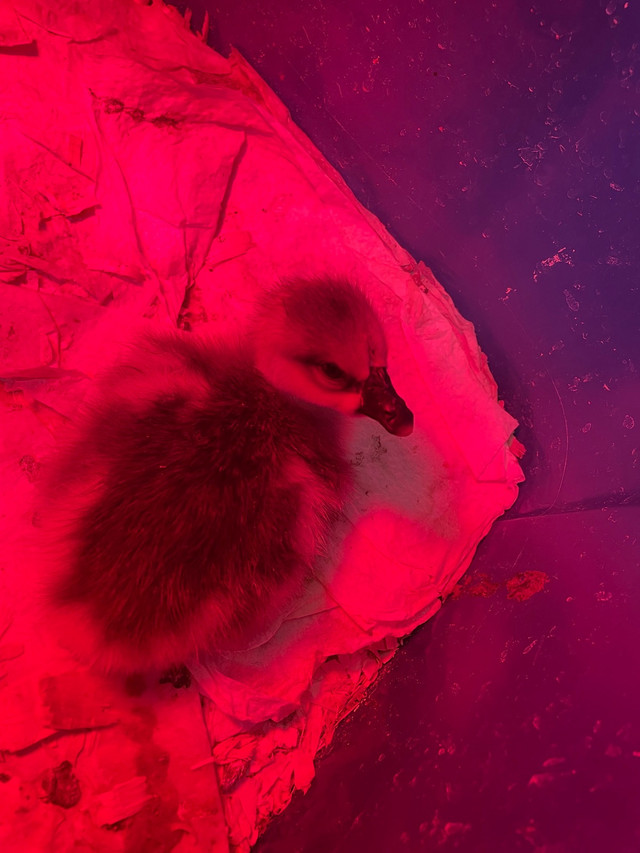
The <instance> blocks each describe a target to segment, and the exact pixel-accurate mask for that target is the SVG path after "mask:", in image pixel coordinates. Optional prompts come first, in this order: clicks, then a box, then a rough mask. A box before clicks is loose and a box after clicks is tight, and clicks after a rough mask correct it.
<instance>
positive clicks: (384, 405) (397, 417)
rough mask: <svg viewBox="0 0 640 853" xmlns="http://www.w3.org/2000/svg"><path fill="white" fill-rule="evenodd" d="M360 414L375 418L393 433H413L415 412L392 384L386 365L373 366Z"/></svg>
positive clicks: (359, 410)
mask: <svg viewBox="0 0 640 853" xmlns="http://www.w3.org/2000/svg"><path fill="white" fill-rule="evenodd" d="M358 414H360V415H366V416H367V417H369V418H373V420H374V421H378V423H380V424H382V426H383V427H384V428H385V429H386V430H387V432H390V433H391V434H392V435H411V433H412V432H413V414H412V412H411V410H410V409H409V408H408V406H407V404H406V403H405V401H404V400H403V399H402V397H399V396H398V394H397V392H396V390H395V388H394V387H393V385H392V384H391V380H390V379H389V374H388V373H387V369H386V367H372V368H371V373H370V374H369V378H368V379H367V381H366V382H365V383H364V388H363V389H362V405H361V406H360V408H359V409H358Z"/></svg>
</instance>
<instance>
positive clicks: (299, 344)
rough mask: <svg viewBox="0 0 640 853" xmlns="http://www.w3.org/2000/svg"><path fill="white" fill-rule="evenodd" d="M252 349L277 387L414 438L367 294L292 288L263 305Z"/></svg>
mask: <svg viewBox="0 0 640 853" xmlns="http://www.w3.org/2000/svg"><path fill="white" fill-rule="evenodd" d="M252 339H253V340H252V343H253V347H254V351H255V361H256V366H257V368H258V370H260V372H261V373H262V374H263V375H264V376H265V378H266V379H268V380H269V382H271V383H272V384H273V385H274V386H275V387H276V388H278V389H280V390H281V391H284V392H285V393H288V394H292V395H294V396H296V397H298V398H299V399H301V400H304V401H306V402H308V403H313V404H315V405H318V406H324V407H326V408H330V409H335V410H336V411H339V412H342V413H343V414H347V415H357V414H359V415H367V416H368V417H370V418H373V419H374V420H376V421H378V422H379V423H380V424H381V425H382V426H383V427H384V428H385V429H386V430H387V431H388V432H390V433H392V434H393V435H399V436H405V435H409V434H410V433H411V432H412V430H413V415H412V413H411V411H410V410H409V409H408V407H407V405H406V404H405V402H404V400H402V398H401V397H399V396H398V394H397V393H396V391H395V389H394V387H393V385H392V384H391V380H390V379H389V375H388V373H387V344H386V340H385V336H384V332H383V329H382V326H381V324H380V320H379V319H378V317H377V315H376V313H375V311H374V309H373V307H372V306H371V304H370V303H369V301H368V300H367V298H366V297H365V295H364V294H363V293H362V292H361V291H359V290H358V289H356V288H355V287H353V286H352V285H350V284H348V283H346V282H343V281H336V280H329V281H322V280H314V281H295V282H287V283H285V284H282V285H280V286H279V287H278V288H276V289H274V290H272V291H270V292H269V293H268V294H267V295H266V296H265V297H264V298H263V299H262V300H261V302H260V305H259V307H258V311H257V314H256V318H255V321H254V326H253V329H252Z"/></svg>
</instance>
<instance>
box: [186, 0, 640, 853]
mask: <svg viewBox="0 0 640 853" xmlns="http://www.w3.org/2000/svg"><path fill="white" fill-rule="evenodd" d="M190 5H191V6H192V8H194V22H195V23H196V24H198V23H199V21H200V20H201V19H202V14H203V10H204V8H205V5H206V4H205V3H197V2H194V3H191V4H190ZM209 10H210V14H211V18H212V23H213V26H212V32H211V35H210V41H211V43H212V44H213V45H214V46H215V47H217V48H218V49H222V50H223V51H224V50H226V49H227V48H228V47H229V45H230V44H234V45H235V46H236V47H238V48H239V49H240V50H241V52H242V53H243V54H244V55H245V56H246V57H247V59H249V61H250V62H251V63H252V64H253V65H254V66H255V67H256V68H257V70H258V71H259V72H260V73H261V74H262V76H263V77H264V78H265V79H266V80H267V82H268V83H269V84H270V85H271V86H272V87H273V88H274V89H275V90H276V92H277V93H278V94H279V95H280V97H281V98H282V99H283V101H284V102H285V103H286V104H287V106H288V107H289V108H290V110H291V112H292V115H293V118H294V120H295V121H296V122H297V123H298V124H299V125H300V126H301V127H302V128H303V130H305V131H306V132H307V133H308V134H309V135H310V136H311V138H312V139H313V141H314V142H315V143H316V144H317V145H318V147H319V148H320V150H321V151H322V152H323V153H324V155H325V156H326V157H327V158H328V159H329V160H330V161H331V162H332V163H333V164H334V165H335V166H336V167H337V168H338V169H339V171H340V172H341V173H342V175H343V176H344V177H345V179H346V180H347V182H348V183H349V185H350V186H351V188H352V189H353V191H354V192H355V193H356V195H357V196H358V198H359V199H360V200H361V201H362V202H363V203H364V204H365V205H366V206H367V207H369V208H370V209H371V210H372V211H373V212H374V213H375V214H376V215H377V216H378V217H379V218H380V219H381V221H382V222H383V223H384V224H385V225H386V226H387V227H388V228H389V230H390V231H391V232H392V234H393V235H394V236H395V237H396V238H397V239H398V240H399V241H400V243H402V244H403V245H404V246H406V247H407V248H408V249H409V250H410V251H411V252H412V253H413V255H414V256H415V257H416V258H419V259H422V260H424V261H425V262H427V263H428V264H429V265H430V266H432V267H433V269H434V271H435V272H436V275H437V276H438V278H439V279H440V280H441V281H442V282H443V284H444V285H445V286H446V288H447V290H448V291H449V293H450V294H451V296H452V297H453V298H454V300H455V302H456V305H457V307H458V308H459V310H460V311H461V312H462V313H463V314H464V315H465V316H466V317H467V318H468V319H470V320H471V321H472V322H473V323H474V325H475V326H476V330H477V333H478V337H479V340H480V343H481V345H482V347H483V349H484V351H485V352H486V353H487V355H488V357H489V362H490V366H491V368H492V371H493V373H494V376H495V377H496V379H497V380H498V383H499V386H500V388H501V391H502V395H503V397H504V400H505V405H506V406H507V409H508V410H509V411H510V412H511V413H512V414H514V415H515V416H516V417H517V418H518V419H519V420H520V422H521V424H522V426H521V429H520V431H519V433H518V436H519V438H520V440H521V441H523V442H524V444H525V445H526V446H527V448H528V454H527V457H526V458H525V460H524V467H525V472H526V474H527V483H525V484H524V487H523V488H522V490H521V496H520V498H519V500H518V502H517V504H516V505H515V507H514V508H513V509H512V510H511V511H510V513H509V514H508V517H507V518H505V519H504V520H502V521H501V522H498V524H497V525H496V526H495V528H494V530H493V531H492V533H491V534H490V536H489V538H488V539H487V540H486V541H485V543H483V545H482V547H481V550H480V552H479V554H478V557H477V559H476V561H475V563H474V566H473V567H472V569H471V574H470V581H468V583H469V584H471V585H470V586H467V587H466V588H463V590H462V591H461V595H460V597H459V598H458V599H457V600H455V601H449V602H447V604H446V607H445V608H444V609H443V611H442V612H441V614H440V615H439V616H438V617H437V618H436V619H435V620H433V621H432V622H431V623H430V624H429V625H427V626H426V627H425V628H424V629H422V630H421V631H419V632H418V633H417V634H416V635H415V636H414V637H412V638H411V640H410V641H409V642H408V643H407V645H406V646H405V648H404V649H403V651H402V654H401V655H400V656H399V657H398V658H397V659H396V660H395V662H394V664H393V666H392V667H391V668H390V669H389V671H387V672H386V673H385V674H384V676H383V678H382V679H381V681H380V683H379V684H378V686H377V687H376V689H375V690H374V691H373V693H372V695H371V698H370V700H369V702H368V703H367V704H365V705H364V706H363V707H362V708H360V709H359V710H358V712H357V714H356V715H355V716H354V717H353V718H352V719H351V720H350V721H348V722H347V724H346V725H345V726H344V728H343V730H342V732H341V733H340V735H339V737H338V738H337V741H336V743H335V745H334V747H333V749H332V751H331V753H330V754H329V755H328V756H327V757H326V758H325V759H324V761H322V762H321V763H320V767H319V770H318V777H317V780H316V782H315V783H314V786H313V787H312V790H311V791H310V792H309V794H308V795H307V796H306V797H304V798H299V799H298V800H297V801H295V802H294V804H293V805H292V807H291V809H290V810H288V811H287V813H286V814H285V815H284V816H283V817H282V818H281V819H280V820H279V821H276V822H275V824H274V826H273V827H272V828H271V829H270V830H269V831H268V833H267V835H266V837H265V839H264V840H263V842H262V843H261V847H260V849H261V850H263V851H267V850H268V851H272V850H273V851H283V853H287V851H289V850H291V851H294V850H296V851H297V850H300V851H347V850H348V851H359V850H367V851H374V852H375V851H390V850H393V851H396V850H403V849H407V850H418V849H420V850H422V849H424V850H445V851H449V850H461V851H469V853H471V851H474V853H476V852H479V853H482V851H502V850H504V851H518V850H527V851H528V850H540V851H542V850H544V851H547V853H561V851H574V850H575V851H594V853H595V851H598V852H599V851H603V850H615V851H622V852H624V851H637V850H640V818H639V817H638V816H637V809H636V808H635V805H634V803H636V802H637V799H638V796H640V787H639V783H640V778H639V774H640V724H639V722H638V721H639V720H640V715H639V713H638V712H639V710H640V709H639V707H638V706H639V704H640V699H639V687H638V684H639V681H640V680H639V679H638V678H637V666H636V665H635V663H634V661H635V654H636V652H635V650H636V649H637V647H638V641H639V640H640V633H639V630H638V627H637V617H636V614H637V612H638V604H639V601H638V599H639V590H640V581H639V579H638V574H639V572H640V559H639V554H638V535H639V534H638V529H639V527H640V524H639V522H640V518H639V511H638V503H639V498H640V449H639V438H638V437H639V436H640V379H639V376H638V370H639V369H640V343H639V341H640V293H639V291H638V281H639V280H640V276H639V273H640V240H639V239H638V222H639V221H640V192H639V191H638V187H640V158H639V157H638V147H637V145H638V143H637V139H638V133H639V131H640V118H639V117H638V116H639V114H640V107H639V106H638V105H639V104H640V5H639V4H638V3H636V2H633V0H629V2H626V0H567V2H564V3H562V4H559V3H557V2H553V0H544V2H536V1H535V0H534V2H527V3H525V2H516V0H494V2H486V0H480V2H477V3H472V2H467V3H462V2H458V3H457V4H456V3H452V2H450V0H397V2H395V3H390V2H388V0H347V2H345V0H311V2H309V3H301V2H291V0H260V2H258V0H234V2H233V3H225V4H220V5H216V4H214V3H213V2H210V3H209ZM521 572H534V573H535V572H538V573H545V574H546V575H547V576H548V581H547V582H546V583H545V584H544V586H543V588H542V589H541V590H539V591H537V592H535V594H532V595H531V597H530V598H528V599H526V600H521V597H520V598H519V597H518V596H512V597H509V594H510V593H509V587H507V586H506V583H507V581H508V580H509V579H512V580H513V578H514V577H516V576H517V575H518V573H521ZM483 575H486V576H487V578H484V577H482V576H483ZM530 577H533V575H531V576H530ZM474 578H475V579H476V581H477V586H476V587H474V586H473V579H474ZM496 584H497V586H496ZM474 590H475V593H474Z"/></svg>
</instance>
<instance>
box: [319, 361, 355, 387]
mask: <svg viewBox="0 0 640 853" xmlns="http://www.w3.org/2000/svg"><path fill="white" fill-rule="evenodd" d="M318 367H319V368H320V370H321V371H322V372H323V373H324V375H325V376H326V377H327V379H330V380H331V382H340V383H346V382H348V380H349V377H348V376H347V374H346V373H345V372H344V370H341V369H340V368H339V367H338V365H337V364H334V363H333V362H332V361H327V362H324V363H323V364H319V365H318Z"/></svg>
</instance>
